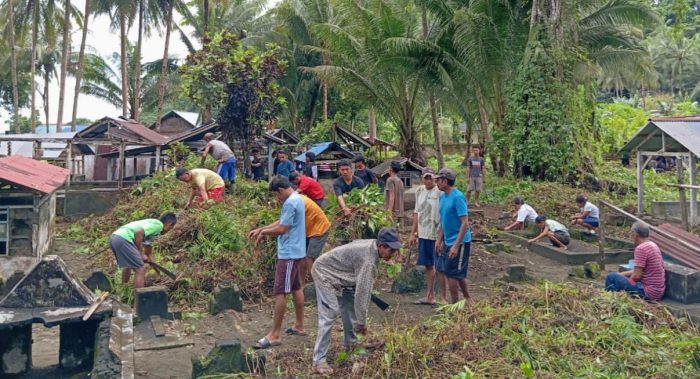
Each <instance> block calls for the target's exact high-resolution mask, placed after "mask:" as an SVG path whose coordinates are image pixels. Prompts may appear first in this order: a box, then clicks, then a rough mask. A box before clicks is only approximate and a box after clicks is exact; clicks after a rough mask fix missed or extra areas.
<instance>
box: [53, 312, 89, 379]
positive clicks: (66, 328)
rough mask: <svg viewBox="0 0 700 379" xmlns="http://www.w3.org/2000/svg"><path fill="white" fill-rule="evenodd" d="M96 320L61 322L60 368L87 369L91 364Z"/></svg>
mask: <svg viewBox="0 0 700 379" xmlns="http://www.w3.org/2000/svg"><path fill="white" fill-rule="evenodd" d="M98 325H99V322H98V321H97V320H88V321H86V322H73V323H67V324H61V326H60V328H61V331H60V335H61V339H60V346H59V349H58V363H59V365H60V367H61V368H69V369H78V368H80V369H86V368H87V369H89V368H91V367H92V364H93V354H94V352H95V335H96V333H97V326H98Z"/></svg>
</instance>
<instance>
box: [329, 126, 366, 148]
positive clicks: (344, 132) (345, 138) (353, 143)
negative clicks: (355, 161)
mask: <svg viewBox="0 0 700 379" xmlns="http://www.w3.org/2000/svg"><path fill="white" fill-rule="evenodd" d="M331 133H332V135H333V141H335V142H338V141H339V140H340V141H342V142H344V143H345V145H346V146H347V147H348V149H349V150H352V151H366V150H368V149H369V148H371V147H372V146H373V145H374V143H373V142H370V141H369V139H365V138H362V136H361V135H359V134H357V133H355V132H353V131H351V130H349V129H346V128H343V127H342V126H340V125H338V123H337V122H334V123H333V125H332V126H331Z"/></svg>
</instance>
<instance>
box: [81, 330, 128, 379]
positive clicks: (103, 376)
mask: <svg viewBox="0 0 700 379" xmlns="http://www.w3.org/2000/svg"><path fill="white" fill-rule="evenodd" d="M111 322H112V319H105V320H102V321H101V322H100V324H99V326H98V327H97V336H96V337H95V338H96V342H95V358H94V362H93V366H92V371H91V372H90V378H92V379H112V378H121V377H122V375H121V371H122V365H121V361H120V360H119V357H117V355H116V354H114V353H113V352H112V351H111V350H110V348H109V344H110V337H111V332H110V328H111V325H110V324H111ZM119 343H121V339H119ZM120 352H121V351H120ZM124 377H128V375H127V376H124Z"/></svg>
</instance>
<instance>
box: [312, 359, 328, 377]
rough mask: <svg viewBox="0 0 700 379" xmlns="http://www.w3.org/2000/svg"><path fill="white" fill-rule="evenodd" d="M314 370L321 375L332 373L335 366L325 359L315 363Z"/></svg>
mask: <svg viewBox="0 0 700 379" xmlns="http://www.w3.org/2000/svg"><path fill="white" fill-rule="evenodd" d="M314 371H316V372H317V373H319V374H321V375H330V374H332V373H333V368H332V367H331V366H330V365H329V364H328V363H326V362H325V361H324V362H319V363H318V364H316V365H314Z"/></svg>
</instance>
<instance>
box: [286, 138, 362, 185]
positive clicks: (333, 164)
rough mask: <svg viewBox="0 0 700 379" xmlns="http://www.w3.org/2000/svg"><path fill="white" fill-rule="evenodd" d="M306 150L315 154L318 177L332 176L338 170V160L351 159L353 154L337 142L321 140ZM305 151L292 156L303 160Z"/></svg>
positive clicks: (299, 160)
mask: <svg viewBox="0 0 700 379" xmlns="http://www.w3.org/2000/svg"><path fill="white" fill-rule="evenodd" d="M307 152H311V153H314V154H315V155H316V165H317V166H318V176H319V178H324V179H327V178H334V177H335V176H336V172H338V162H339V161H340V160H341V159H344V158H346V159H352V158H353V157H354V156H355V154H354V153H353V152H352V151H350V150H348V149H346V148H344V147H343V146H341V145H340V144H339V143H337V142H321V143H317V144H315V145H311V146H310V147H309V150H307ZM305 159H306V153H303V154H299V155H297V156H296V157H295V158H294V161H296V162H305Z"/></svg>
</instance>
